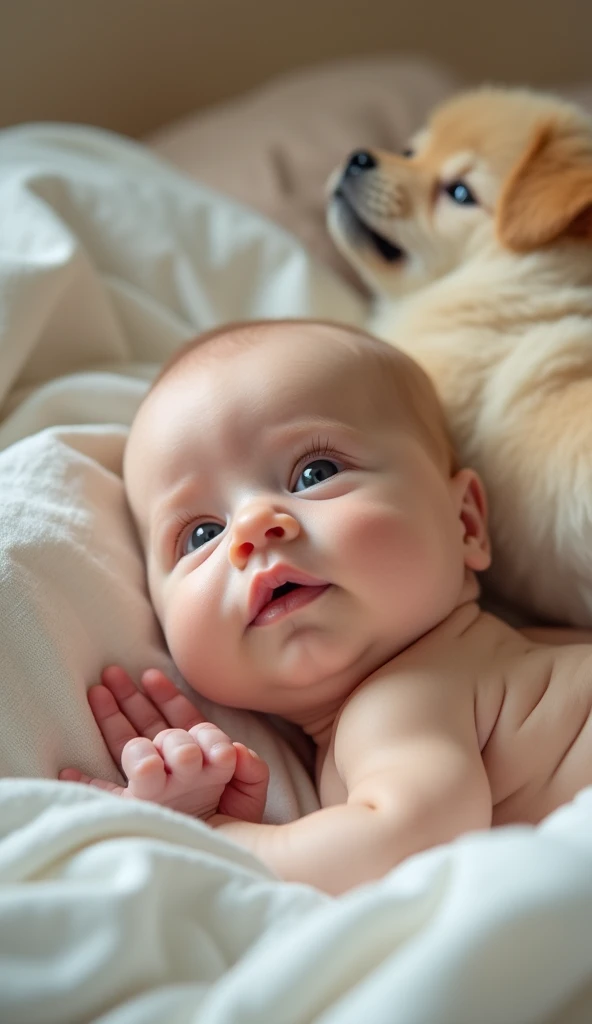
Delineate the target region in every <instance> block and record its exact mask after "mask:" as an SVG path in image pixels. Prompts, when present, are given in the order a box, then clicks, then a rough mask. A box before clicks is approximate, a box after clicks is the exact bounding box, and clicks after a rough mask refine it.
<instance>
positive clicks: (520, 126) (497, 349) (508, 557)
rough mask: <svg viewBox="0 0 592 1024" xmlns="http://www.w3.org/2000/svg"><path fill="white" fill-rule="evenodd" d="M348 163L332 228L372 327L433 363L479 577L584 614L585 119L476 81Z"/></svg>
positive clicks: (590, 469) (590, 621) (591, 332)
mask: <svg viewBox="0 0 592 1024" xmlns="http://www.w3.org/2000/svg"><path fill="white" fill-rule="evenodd" d="M365 157H369V158H370V166H368V160H365V159H364V158H365ZM354 160H356V161H357V163H358V164H359V165H360V166H359V168H358V169H354V168H355V166H356V165H355V164H354V165H353V167H352V161H350V163H349V164H348V167H347V168H346V169H345V171H344V172H343V173H342V174H341V175H340V177H339V179H338V181H337V182H336V184H335V190H334V198H333V200H332V203H331V205H330V214H329V224H330V228H331V231H332V233H333V236H334V238H335V240H336V241H337V244H338V245H339V246H340V248H341V249H342V250H343V251H344V252H345V254H346V255H347V256H348V257H349V258H350V259H351V260H352V262H353V263H354V264H355V266H356V267H357V268H358V270H359V271H360V273H361V274H362V276H363V277H364V278H365V280H366V281H367V283H369V284H370V286H371V287H372V288H373V290H374V291H375V292H376V293H377V303H376V312H375V316H374V319H373V323H372V328H373V330H374V331H375V333H377V334H379V335H380V336H382V337H384V338H386V339H387V340H391V341H393V342H394V343H396V344H397V345H398V346H399V347H401V348H404V349H406V350H407V351H408V352H409V353H410V354H411V355H412V356H414V358H415V359H417V361H418V362H420V363H421V364H422V365H423V367H424V368H425V369H426V370H427V371H428V373H429V374H430V375H431V376H432V378H433V380H434V382H435V384H436V386H437V387H438V390H439V392H440V394H441V397H442V398H443V400H444V403H445V406H446V408H447V411H448V415H449V419H450V424H451V428H452V432H453V435H454V440H455V443H456V445H457V447H458V449H459V451H460V453H461V458H462V461H463V463H467V464H471V465H473V466H474V467H475V468H476V469H477V470H478V471H479V472H480V474H481V475H482V476H483V478H484V480H485V483H486V486H487V489H488V492H489V494H490V498H491V528H492V536H493V543H494V553H495V557H494V570H493V578H492V582H493V583H494V585H495V587H496V589H497V590H498V591H499V592H500V593H501V594H502V595H503V596H505V597H506V598H508V599H510V600H511V601H513V602H519V603H520V604H522V605H523V606H524V607H525V608H526V609H528V610H529V611H534V612H536V613H538V614H540V615H542V616H544V617H546V618H550V619H553V620H558V621H560V620H563V621H568V622H570V623H572V624H574V625H582V626H592V216H590V209H591V208H592V124H591V123H590V122H589V121H588V120H587V119H586V118H585V117H584V115H583V114H581V113H580V112H579V111H577V110H576V109H574V108H572V107H570V106H569V105H567V104H563V103H561V102H559V101H556V100H553V99H550V98H548V97H541V96H536V95H533V94H530V93H527V92H519V91H514V92H511V91H503V90H481V91H479V92H476V93H471V94H468V95H465V96H461V97H459V98H458V99H456V100H453V101H452V102H451V103H448V104H447V105H446V106H445V107H443V108H442V109H441V111H439V112H436V114H435V116H434V118H433V121H432V123H431V125H430V126H428V129H427V130H426V131H424V132H422V133H421V134H420V135H419V136H418V138H417V140H415V141H414V143H413V152H412V155H411V156H410V157H397V156H393V155H390V154H382V153H373V154H356V155H355V156H354ZM463 189H464V190H465V191H464V192H463ZM467 192H468V193H469V201H467V196H466V193H467ZM459 198H460V199H462V200H463V201H462V202H458V201H457V200H458V199H459ZM473 199H474V200H475V202H473V201H472V200H473ZM389 246H390V248H389Z"/></svg>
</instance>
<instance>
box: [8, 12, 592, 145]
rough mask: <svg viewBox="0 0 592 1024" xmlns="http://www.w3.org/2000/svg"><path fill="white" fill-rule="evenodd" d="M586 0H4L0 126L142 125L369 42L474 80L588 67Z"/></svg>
mask: <svg viewBox="0 0 592 1024" xmlns="http://www.w3.org/2000/svg"><path fill="white" fill-rule="evenodd" d="M591 40H592V3H591V2H590V0H293V2H288V0H0V125H6V124H11V123H16V122H19V121H24V120H35V119H47V118H49V119H56V120H74V121H87V122H90V123H93V124H99V125H103V126H105V127H109V128H112V129H115V130H117V131H122V132H128V133H130V134H135V135H140V134H142V133H144V132H147V131H149V130H151V129H152V128H156V127H158V126H159V125H161V124H163V123H166V122H167V121H169V120H170V119H172V118H173V117H175V116H177V115H179V114H182V113H186V112H189V111H191V110H193V109H195V108H196V107H199V106H203V105H205V104H207V103H210V102H211V101H213V100H215V99H220V98H224V97H226V96H229V95H232V94H235V93H237V92H239V91H241V90H242V89H244V88H247V87H249V86H252V85H255V84H257V83H258V82H260V81H262V80H264V79H265V78H267V77H269V76H270V75H272V74H275V73H277V72H279V71H283V70H288V69H291V68H295V67H298V66H301V65H303V64H307V63H311V62H314V61H318V60H322V59H325V58H328V57H338V56H351V55H353V54H365V53H372V52H376V51H382V52H385V51H391V52H412V53H417V54H425V55H428V56H432V57H435V58H437V59H439V60H440V61H442V62H444V63H445V64H448V65H449V66H451V67H452V68H454V69H456V70H457V71H458V72H459V73H461V74H462V75H463V76H464V77H465V78H467V79H468V80H471V81H480V80H482V79H484V78H488V79H496V80H504V81H514V82H515V81H521V82H530V83H533V84H537V85H539V84H543V85H545V84H546V85H553V84H556V83H561V82H566V81H577V80H587V79H592V61H591V59H590V41H591Z"/></svg>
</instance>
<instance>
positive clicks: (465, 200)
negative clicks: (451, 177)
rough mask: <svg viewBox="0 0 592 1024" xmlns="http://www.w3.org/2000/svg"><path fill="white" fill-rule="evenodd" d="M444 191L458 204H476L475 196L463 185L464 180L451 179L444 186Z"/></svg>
mask: <svg viewBox="0 0 592 1024" xmlns="http://www.w3.org/2000/svg"><path fill="white" fill-rule="evenodd" d="M444 191H445V192H446V195H448V196H450V198H451V199H452V200H453V201H454V202H455V203H458V205H459V206H476V205H477V199H476V197H475V196H474V195H473V193H472V192H471V190H470V188H469V186H468V185H465V183H464V181H451V182H450V185H446V186H445V188H444Z"/></svg>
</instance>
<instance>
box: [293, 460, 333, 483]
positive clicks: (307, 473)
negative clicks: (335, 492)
mask: <svg viewBox="0 0 592 1024" xmlns="http://www.w3.org/2000/svg"><path fill="white" fill-rule="evenodd" d="M336 473H339V466H338V465H337V463H336V462H334V461H333V459H314V461H313V462H309V464H308V466H305V467H304V469H303V470H302V472H301V474H300V476H299V477H298V479H297V481H296V486H295V488H294V490H295V491H306V490H308V488H309V487H314V486H315V485H316V484H322V483H323V481H324V480H328V479H329V477H330V476H335V474H336Z"/></svg>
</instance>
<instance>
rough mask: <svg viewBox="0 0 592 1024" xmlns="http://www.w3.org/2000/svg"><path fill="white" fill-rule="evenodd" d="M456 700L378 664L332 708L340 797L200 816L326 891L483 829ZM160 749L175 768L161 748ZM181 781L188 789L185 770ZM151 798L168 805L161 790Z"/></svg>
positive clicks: (465, 722) (482, 806)
mask: <svg viewBox="0 0 592 1024" xmlns="http://www.w3.org/2000/svg"><path fill="white" fill-rule="evenodd" d="M131 685H133V684H131ZM170 685H171V686H172V684H170ZM466 704H467V702H466V701H465V702H464V705H466ZM464 705H463V704H462V702H460V701H459V700H458V697H455V694H454V693H450V692H449V690H448V687H447V686H446V685H443V682H442V680H440V679H434V680H431V679H430V678H427V679H421V678H419V679H415V678H413V677H412V676H410V675H409V676H405V675H404V676H403V677H401V674H400V673H398V672H397V670H396V669H395V668H393V667H392V664H390V665H387V666H385V667H384V668H382V669H380V670H379V672H377V673H375V674H374V676H372V677H371V678H370V679H369V680H368V681H367V682H366V683H365V684H363V685H362V686H361V687H360V688H359V690H358V691H357V692H356V694H355V695H354V696H353V697H352V699H350V701H349V702H348V703H347V705H346V706H345V707H344V709H343V710H342V712H341V716H340V720H339V723H338V727H337V730H336V737H335V762H336V765H337V768H338V771H339V773H340V775H341V777H342V779H343V781H344V783H345V786H346V789H347V791H348V798H347V802H346V803H344V804H340V805H335V806H331V807H325V808H323V809H322V810H320V811H316V812H314V813H313V814H310V815H307V816H306V817H304V818H300V819H299V820H297V821H293V822H290V823H288V824H285V825H262V824H258V823H255V819H254V818H253V817H250V818H247V820H237V819H238V814H237V812H236V811H232V812H230V813H228V812H229V811H230V808H229V807H225V805H224V803H223V801H220V806H219V813H217V814H214V815H212V816H211V817H208V819H207V820H208V824H209V825H211V826H212V827H214V828H219V829H220V831H221V832H223V833H224V834H226V835H227V836H228V837H229V838H232V839H234V840H235V841H236V842H238V843H239V844H240V845H242V846H244V847H246V848H247V849H249V850H251V852H253V853H255V854H256V855H257V856H259V857H260V858H261V860H263V861H264V863H266V864H267V865H268V867H270V868H271V870H272V871H274V872H275V873H276V874H277V875H279V876H280V877H281V878H283V879H285V880H287V881H298V882H306V883H309V884H311V885H315V886H317V887H318V888H320V889H323V890H325V891H326V892H329V893H333V894H338V893H341V892H344V891H346V890H347V889H349V888H351V887H352V886H355V885H358V884H361V883H364V882H368V881H371V880H372V879H375V878H379V877H381V876H382V875H384V874H385V873H386V872H387V871H388V870H389V869H390V868H392V867H394V866H395V865H396V864H398V863H399V862H400V861H401V860H403V859H404V858H405V857H407V856H409V855H410V854H412V853H416V852H419V851H420V850H423V849H426V848H427V847H430V846H434V845H437V844H439V843H442V842H446V841H447V840H450V839H452V838H454V837H455V836H457V835H459V834H460V833H462V832H465V831H468V830H471V829H476V828H487V827H489V825H490V824H491V794H490V789H489V783H488V780H487V777H486V774H485V770H484V767H483V762H482V760H481V756H480V752H479V749H478V745H477V737H476V730H475V723H474V717H473V715H472V714H471V713H469V714H467V713H466V707H464ZM472 706H473V705H472V702H469V712H472ZM151 753H152V754H156V755H158V756H160V752H159V751H158V750H156V751H155V750H154V748H153V749H152V752H151ZM162 758H163V762H164V766H165V767H167V768H168V771H169V772H170V773H171V775H172V776H173V777H174V774H175V773H174V771H172V770H171V767H170V766H167V765H166V751H163V752H162ZM162 770H163V771H164V767H163V769H162ZM180 784H181V785H182V786H183V785H184V786H185V788H186V789H187V790H188V791H189V792H191V791H192V785H191V781H190V780H189V779H184V780H180ZM153 799H155V800H157V802H159V803H165V804H168V805H169V806H170V801H169V800H168V799H167V796H166V793H161V795H159V796H155V797H153ZM225 811H226V813H224V812H225ZM241 817H242V818H243V819H245V818H246V815H241Z"/></svg>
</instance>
